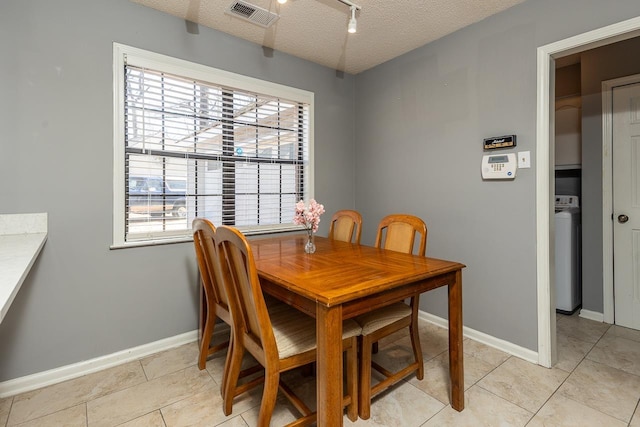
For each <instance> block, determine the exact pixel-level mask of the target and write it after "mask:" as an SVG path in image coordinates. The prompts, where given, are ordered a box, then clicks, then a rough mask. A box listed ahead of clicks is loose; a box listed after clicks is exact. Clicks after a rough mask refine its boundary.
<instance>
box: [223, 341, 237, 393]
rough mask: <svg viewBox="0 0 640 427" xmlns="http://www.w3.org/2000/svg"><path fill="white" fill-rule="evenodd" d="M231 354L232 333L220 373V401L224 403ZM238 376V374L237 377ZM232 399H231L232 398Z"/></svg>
mask: <svg viewBox="0 0 640 427" xmlns="http://www.w3.org/2000/svg"><path fill="white" fill-rule="evenodd" d="M232 354H233V333H232V334H231V336H230V337H229V347H227V357H225V359H224V370H223V371H222V384H221V385H220V394H221V395H222V401H223V402H226V400H227V397H226V393H227V391H228V390H227V388H228V387H227V382H228V381H229V371H230V370H231V358H232ZM239 375H240V374H239V373H238V376H239ZM232 399H233V397H232Z"/></svg>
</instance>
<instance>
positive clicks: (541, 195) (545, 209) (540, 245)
mask: <svg viewBox="0 0 640 427" xmlns="http://www.w3.org/2000/svg"><path fill="white" fill-rule="evenodd" d="M638 35H640V17H636V18H632V19H628V20H626V21H622V22H619V23H616V24H612V25H608V26H606V27H602V28H598V29H596V30H592V31H588V32H586V33H583V34H579V35H577V36H573V37H569V38H567V39H564V40H560V41H557V42H554V43H550V44H547V45H544V46H540V47H538V49H537V77H536V81H537V89H536V91H537V93H536V236H537V246H536V273H537V277H536V283H537V297H538V364H540V365H542V366H546V367H551V366H553V365H554V364H555V362H556V317H555V289H554V287H553V286H552V285H553V284H554V280H555V279H554V278H553V277H552V274H553V272H554V271H555V265H554V262H555V260H554V257H553V248H552V244H553V243H555V240H554V239H555V229H554V226H553V224H554V222H553V215H554V210H553V209H552V208H553V206H552V199H553V197H554V194H553V193H554V190H555V183H554V180H553V172H554V167H555V161H554V151H555V141H554V129H555V126H554V117H553V115H552V113H553V111H554V110H553V109H552V108H551V106H552V102H553V101H554V100H555V96H554V92H555V59H556V58H561V57H563V56H567V55H571V54H574V53H579V52H582V51H585V50H589V49H593V48H596V47H600V46H605V45H608V44H611V43H615V42H618V41H622V40H626V39H629V38H632V37H636V36H638ZM604 185H605V183H604V179H603V191H604ZM609 191H610V190H609ZM604 252H605V254H603V258H605V257H607V256H610V255H608V254H606V252H607V251H604ZM611 262H613V260H611ZM603 269H604V267H603ZM603 276H604V271H603ZM605 280H606V278H605V277H603V282H604V281H605ZM603 288H604V283H603ZM605 290H606V289H605ZM605 298H606V297H605ZM612 298H613V297H612ZM607 303H608V301H607Z"/></svg>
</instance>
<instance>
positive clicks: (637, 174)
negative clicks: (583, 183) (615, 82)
mask: <svg viewBox="0 0 640 427" xmlns="http://www.w3.org/2000/svg"><path fill="white" fill-rule="evenodd" d="M612 109H613V118H612V121H613V122H612V125H613V126H612V127H613V135H612V136H613V147H612V151H613V242H614V255H613V256H614V263H613V264H614V267H613V274H614V299H615V323H616V324H617V325H620V326H625V327H628V328H633V329H640V83H638V84H632V85H627V86H618V87H615V88H613V105H612ZM585 231H587V230H585Z"/></svg>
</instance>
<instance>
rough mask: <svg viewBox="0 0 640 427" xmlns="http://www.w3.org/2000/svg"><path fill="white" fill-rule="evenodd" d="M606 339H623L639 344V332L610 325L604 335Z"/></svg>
mask: <svg viewBox="0 0 640 427" xmlns="http://www.w3.org/2000/svg"><path fill="white" fill-rule="evenodd" d="M604 336H605V338H606V337H617V338H625V339H628V340H631V341H638V342H640V330H636V329H629V328H624V327H622V326H618V325H611V327H610V328H609V330H608V331H607V333H606V334H604Z"/></svg>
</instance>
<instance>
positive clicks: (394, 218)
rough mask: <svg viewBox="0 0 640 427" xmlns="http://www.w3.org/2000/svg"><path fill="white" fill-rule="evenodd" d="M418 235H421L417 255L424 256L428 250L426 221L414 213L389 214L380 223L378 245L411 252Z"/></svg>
mask: <svg viewBox="0 0 640 427" xmlns="http://www.w3.org/2000/svg"><path fill="white" fill-rule="evenodd" d="M416 235H419V236H420V240H419V244H418V251H417V255H421V256H424V255H425V253H426V250H427V225H426V224H425V222H424V221H423V220H421V219H420V218H418V217H417V216H413V215H407V214H393V215H388V216H386V217H384V218H383V219H382V221H380V224H379V225H378V233H377V236H376V247H378V248H384V249H389V250H392V251H397V252H404V253H408V254H410V253H413V248H414V245H415V239H416Z"/></svg>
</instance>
